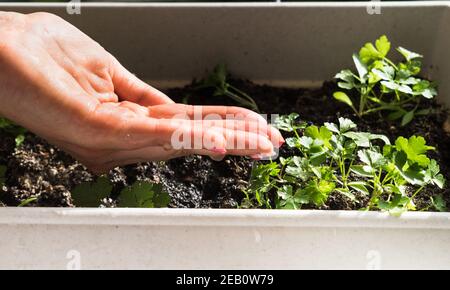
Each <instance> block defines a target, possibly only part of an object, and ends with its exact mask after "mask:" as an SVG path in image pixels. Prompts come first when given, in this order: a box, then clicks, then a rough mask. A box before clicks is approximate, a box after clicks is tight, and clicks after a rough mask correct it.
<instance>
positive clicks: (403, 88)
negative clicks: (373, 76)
mask: <svg viewBox="0 0 450 290" xmlns="http://www.w3.org/2000/svg"><path fill="white" fill-rule="evenodd" d="M381 84H382V85H383V86H385V87H386V88H388V89H391V90H393V91H399V92H402V93H405V94H412V93H413V90H412V89H411V88H410V87H409V86H408V85H404V84H399V83H396V82H395V81H381Z"/></svg>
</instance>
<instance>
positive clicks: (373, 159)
mask: <svg viewBox="0 0 450 290" xmlns="http://www.w3.org/2000/svg"><path fill="white" fill-rule="evenodd" d="M358 157H359V159H360V160H361V161H362V162H363V163H365V164H366V165H369V166H370V167H372V168H379V167H381V166H383V165H385V164H386V163H387V161H386V159H385V158H384V156H383V155H382V154H381V153H379V152H376V151H374V150H370V149H363V150H359V151H358Z"/></svg>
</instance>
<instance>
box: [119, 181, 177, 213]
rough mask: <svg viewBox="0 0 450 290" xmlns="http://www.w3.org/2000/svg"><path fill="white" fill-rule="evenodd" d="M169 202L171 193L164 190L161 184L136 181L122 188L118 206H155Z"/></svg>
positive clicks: (161, 205) (165, 204)
mask: <svg viewBox="0 0 450 290" xmlns="http://www.w3.org/2000/svg"><path fill="white" fill-rule="evenodd" d="M169 202H170V198H169V195H168V194H167V193H165V192H163V190H162V185H161V184H157V183H150V182H143V181H136V182H135V183H134V184H133V185H131V186H128V187H126V188H124V189H123V190H122V192H121V193H120V195H119V203H118V206H119V207H139V208H153V207H165V206H167V205H168V203H169Z"/></svg>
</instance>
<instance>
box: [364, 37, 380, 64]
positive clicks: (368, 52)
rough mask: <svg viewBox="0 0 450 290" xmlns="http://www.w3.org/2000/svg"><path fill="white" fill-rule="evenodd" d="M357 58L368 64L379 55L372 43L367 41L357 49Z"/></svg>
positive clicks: (378, 57)
mask: <svg viewBox="0 0 450 290" xmlns="http://www.w3.org/2000/svg"><path fill="white" fill-rule="evenodd" d="M359 58H360V59H361V61H362V62H364V63H366V64H369V63H371V62H374V61H375V60H377V59H380V58H381V55H380V53H379V52H378V50H377V49H376V48H375V46H374V45H373V44H372V43H370V42H368V43H366V44H365V45H364V46H363V47H362V48H361V50H360V51H359Z"/></svg>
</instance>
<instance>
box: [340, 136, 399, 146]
mask: <svg viewBox="0 0 450 290" xmlns="http://www.w3.org/2000/svg"><path fill="white" fill-rule="evenodd" d="M343 135H344V136H345V137H347V138H350V139H352V140H353V141H354V142H355V143H356V145H358V146H359V147H370V146H371V141H372V140H376V139H379V140H382V141H383V142H384V143H385V144H391V142H390V141H389V139H388V138H387V137H386V136H384V135H380V134H371V133H367V132H346V133H344V134H343Z"/></svg>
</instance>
